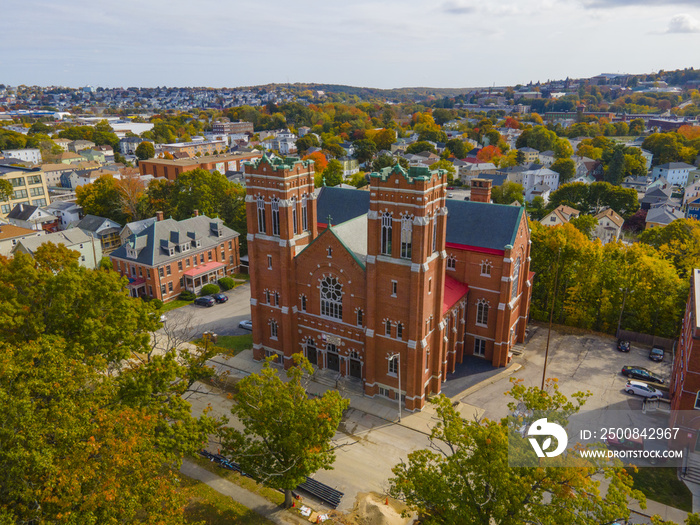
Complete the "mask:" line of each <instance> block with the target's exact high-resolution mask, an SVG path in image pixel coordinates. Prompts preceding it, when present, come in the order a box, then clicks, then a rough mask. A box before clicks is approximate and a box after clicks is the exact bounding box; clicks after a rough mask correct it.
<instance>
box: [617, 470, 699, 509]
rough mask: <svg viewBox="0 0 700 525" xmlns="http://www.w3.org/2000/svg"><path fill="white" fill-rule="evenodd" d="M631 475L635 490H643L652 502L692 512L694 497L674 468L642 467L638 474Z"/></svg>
mask: <svg viewBox="0 0 700 525" xmlns="http://www.w3.org/2000/svg"><path fill="white" fill-rule="evenodd" d="M628 472H630V471H628ZM630 475H631V476H632V479H634V488H635V489H639V490H641V491H642V492H643V493H644V495H645V496H646V497H647V498H649V499H650V500H653V501H658V502H659V503H663V504H664V505H669V506H671V507H674V508H677V509H681V510H684V511H686V512H692V510H693V495H692V494H691V493H690V491H689V490H688V487H686V486H685V483H683V482H682V481H680V480H679V479H678V478H677V477H676V469H675V468H674V467H659V468H652V467H640V468H639V471H638V472H636V473H634V472H630Z"/></svg>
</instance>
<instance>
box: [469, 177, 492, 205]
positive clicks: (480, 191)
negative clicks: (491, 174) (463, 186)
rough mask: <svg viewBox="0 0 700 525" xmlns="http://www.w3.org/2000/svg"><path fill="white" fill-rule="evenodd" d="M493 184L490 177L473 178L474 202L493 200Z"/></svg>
mask: <svg viewBox="0 0 700 525" xmlns="http://www.w3.org/2000/svg"><path fill="white" fill-rule="evenodd" d="M491 184H493V183H492V181H490V180H489V179H472V187H471V193H472V194H471V197H470V200H471V201H472V202H491Z"/></svg>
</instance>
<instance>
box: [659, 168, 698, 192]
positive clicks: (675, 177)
mask: <svg viewBox="0 0 700 525" xmlns="http://www.w3.org/2000/svg"><path fill="white" fill-rule="evenodd" d="M694 169H695V166H693V165H692V164H687V163H685V162H667V163H666V164H660V165H658V166H654V169H653V170H652V171H651V178H652V179H653V180H657V179H659V178H660V177H665V178H666V180H668V182H670V183H671V184H675V185H677V186H681V187H685V185H686V184H687V182H688V174H689V173H690V171H691V170H694Z"/></svg>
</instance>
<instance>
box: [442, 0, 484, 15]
mask: <svg viewBox="0 0 700 525" xmlns="http://www.w3.org/2000/svg"><path fill="white" fill-rule="evenodd" d="M442 10H443V11H444V12H445V13H448V14H451V15H465V14H468V13H473V12H475V11H476V8H475V7H474V6H473V5H471V4H468V3H466V2H462V1H459V0H458V1H456V2H445V3H444V4H442Z"/></svg>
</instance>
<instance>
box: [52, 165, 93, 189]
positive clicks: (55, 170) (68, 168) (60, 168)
mask: <svg viewBox="0 0 700 525" xmlns="http://www.w3.org/2000/svg"><path fill="white" fill-rule="evenodd" d="M99 167H100V165H99V164H98V163H97V162H80V163H78V164H63V163H58V164H42V165H41V171H43V172H44V178H45V179H46V185H47V186H48V187H51V188H57V187H59V186H61V177H62V175H63V174H65V173H68V174H69V175H70V172H72V171H74V170H96V169H98V168H99ZM64 180H66V179H65V178H64ZM66 187H70V186H66Z"/></svg>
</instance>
